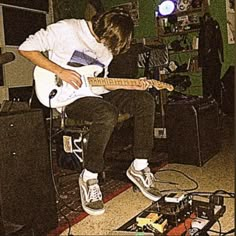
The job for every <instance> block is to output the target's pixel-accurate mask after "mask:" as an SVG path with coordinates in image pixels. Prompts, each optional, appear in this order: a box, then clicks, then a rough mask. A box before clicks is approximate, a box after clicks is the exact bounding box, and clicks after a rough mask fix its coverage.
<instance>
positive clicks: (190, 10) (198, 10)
mask: <svg viewBox="0 0 236 236" xmlns="http://www.w3.org/2000/svg"><path fill="white" fill-rule="evenodd" d="M201 11H202V8H201V7H199V8H191V9H189V10H187V11H176V12H174V13H172V14H170V15H168V16H157V18H158V19H163V18H168V17H170V16H184V15H189V14H194V13H198V12H201ZM158 19H157V20H158Z"/></svg>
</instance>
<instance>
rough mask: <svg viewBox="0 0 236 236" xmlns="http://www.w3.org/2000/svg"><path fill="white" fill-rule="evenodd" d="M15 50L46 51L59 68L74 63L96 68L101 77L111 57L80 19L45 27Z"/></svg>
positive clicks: (101, 89)
mask: <svg viewBox="0 0 236 236" xmlns="http://www.w3.org/2000/svg"><path fill="white" fill-rule="evenodd" d="M19 50H24V51H40V52H48V57H49V59H50V60H52V61H53V62H55V63H57V64H59V65H60V66H62V67H63V66H66V65H71V64H75V63H76V64H77V65H80V66H83V65H91V64H92V65H99V66H101V67H103V68H104V70H105V75H104V76H105V77H107V76H108V65H109V64H110V62H111V60H112V58H113V56H112V53H111V52H110V51H109V50H108V49H107V48H106V47H105V46H104V45H103V44H102V43H98V42H97V41H96V39H95V38H94V36H93V35H92V34H91V32H90V30H89V27H88V25H87V22H86V21H85V20H83V19H67V20H62V21H59V22H56V23H53V24H51V25H48V26H47V28H46V29H41V30H39V31H38V32H36V33H35V34H34V35H30V36H29V37H28V38H27V39H26V40H25V41H24V42H23V43H22V44H21V45H20V46H19ZM93 92H94V93H96V94H103V93H106V92H108V90H106V89H104V88H103V87H96V88H95V89H94V88H93Z"/></svg>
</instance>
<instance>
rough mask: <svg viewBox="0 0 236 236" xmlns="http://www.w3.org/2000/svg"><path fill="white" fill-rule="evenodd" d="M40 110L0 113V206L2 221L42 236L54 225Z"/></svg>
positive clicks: (42, 119)
mask: <svg viewBox="0 0 236 236" xmlns="http://www.w3.org/2000/svg"><path fill="white" fill-rule="evenodd" d="M44 122H45V120H44V118H43V113H42V111H41V110H40V109H35V110H28V111H21V112H9V113H0V133H1V149H0V207H1V212H2V219H3V222H11V223H13V224H19V225H24V226H26V227H28V228H32V229H33V231H34V235H37V236H41V235H45V233H46V232H48V231H49V230H51V229H54V228H55V227H56V226H57V208H56V196H55V191H54V187H53V182H52V178H51V177H52V176H51V169H50V160H49V147H48V138H47V133H46V126H45V123H44Z"/></svg>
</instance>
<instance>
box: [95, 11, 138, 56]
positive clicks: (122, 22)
mask: <svg viewBox="0 0 236 236" xmlns="http://www.w3.org/2000/svg"><path fill="white" fill-rule="evenodd" d="M92 26H93V31H94V33H95V34H96V36H97V37H98V39H99V40H100V41H101V40H103V41H104V45H105V46H106V47H107V48H108V49H109V50H111V52H112V54H113V55H118V54H120V53H124V52H126V51H127V50H128V49H129V47H130V43H131V40H132V34H133V31H134V23H133V20H132V18H131V17H130V15H129V14H128V13H127V12H126V11H124V10H122V9H112V10H110V11H106V12H104V13H103V14H101V15H100V16H99V17H98V18H97V19H96V20H92Z"/></svg>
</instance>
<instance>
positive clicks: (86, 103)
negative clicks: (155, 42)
mask: <svg viewBox="0 0 236 236" xmlns="http://www.w3.org/2000/svg"><path fill="white" fill-rule="evenodd" d="M119 113H129V114H130V115H131V116H133V118H134V146H133V153H134V157H135V158H143V159H148V158H149V157H151V154H152V149H153V128H154V118H155V101H154V98H153V96H152V95H151V94H150V93H148V92H146V91H136V90H122V89H121V90H115V91H111V92H109V93H107V94H104V95H103V98H98V97H84V98H81V99H78V100H77V101H75V102H73V103H72V104H70V105H68V106H67V107H66V114H67V115H68V117H70V118H73V119H84V120H87V121H91V122H92V125H91V126H90V130H89V139H88V145H87V153H86V157H85V160H84V167H85V168H86V169H87V170H89V171H91V172H94V173H100V172H101V171H103V169H104V151H105V149H106V146H107V144H108V141H109V139H110V137H111V134H112V132H113V130H114V127H115V126H116V123H117V119H118V115H119Z"/></svg>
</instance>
